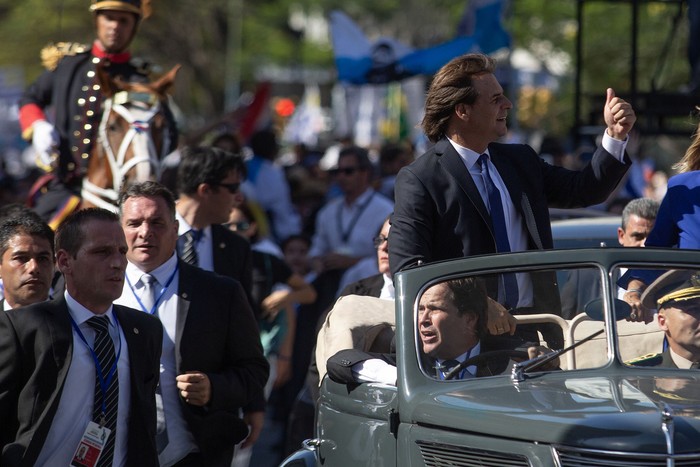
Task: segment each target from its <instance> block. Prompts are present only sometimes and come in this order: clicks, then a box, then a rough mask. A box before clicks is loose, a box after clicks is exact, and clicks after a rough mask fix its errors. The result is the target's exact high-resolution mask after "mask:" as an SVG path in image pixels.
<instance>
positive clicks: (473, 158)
mask: <svg viewBox="0 0 700 467" xmlns="http://www.w3.org/2000/svg"><path fill="white" fill-rule="evenodd" d="M448 141H449V142H450V143H451V144H452V146H453V147H454V148H455V150H456V151H457V154H459V157H460V158H461V159H462V162H464V165H465V167H466V168H467V170H468V171H469V174H470V175H471V176H472V179H473V180H474V184H475V185H476V188H477V189H478V190H479V194H480V195H481V199H482V200H483V201H484V204H485V205H486V208H487V209H489V211H490V209H491V208H490V206H489V201H488V199H489V197H488V193H487V192H486V186H485V184H484V180H483V177H482V172H481V166H480V165H479V162H478V159H479V156H481V154H480V153H477V152H476V151H473V150H472V149H469V148H466V147H464V146H460V145H459V144H457V143H455V142H454V141H452V140H451V139H449V138H448ZM602 146H603V149H605V150H606V151H608V152H609V153H610V154H611V155H612V156H613V157H615V158H616V159H617V160H619V161H620V162H623V161H624V155H625V148H626V146H627V140H625V141H620V140H617V139H615V138H612V137H611V136H609V135H608V132H607V131H605V132H604V135H603V141H602ZM484 154H488V155H489V158H488V165H489V174H490V175H491V179H492V180H493V184H494V185H495V186H496V188H498V191H499V193H500V195H501V203H502V204H503V211H504V213H503V214H504V216H505V221H506V230H507V234H508V242H509V243H510V251H526V250H527V249H528V248H527V230H526V229H525V224H524V223H523V219H522V216H521V215H520V213H519V212H518V210H517V209H515V206H514V205H513V200H512V199H511V197H510V195H509V194H508V188H507V187H506V184H505V182H504V181H503V179H502V178H501V175H500V173H498V169H496V166H495V165H494V164H493V162H492V161H491V154H490V153H489V150H488V149H486V151H484ZM516 279H517V281H518V292H519V294H520V296H519V298H518V307H529V306H532V305H533V304H534V300H533V289H532V281H531V280H530V276H529V274H516Z"/></svg>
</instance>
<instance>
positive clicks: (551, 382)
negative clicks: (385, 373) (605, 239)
mask: <svg viewBox="0 0 700 467" xmlns="http://www.w3.org/2000/svg"><path fill="white" fill-rule="evenodd" d="M672 269H673V270H676V269H677V270H688V271H689V274H694V273H695V272H697V270H700V252H695V251H688V250H685V251H681V250H661V249H651V248H647V249H632V248H598V249H580V250H552V251H537V252H524V253H513V254H502V255H489V256H480V257H473V258H467V259H459V260H453V261H445V262H440V263H433V264H429V265H425V266H422V267H417V268H415V269H411V270H408V271H404V272H402V273H400V274H399V275H397V277H396V297H397V299H396V302H395V316H394V319H395V321H393V322H391V321H392V320H391V317H389V318H388V319H387V315H386V313H377V321H378V322H364V323H362V322H358V320H355V321H354V322H353V321H352V320H349V321H348V320H342V319H335V320H327V323H330V322H331V321H333V322H335V323H346V324H345V325H346V326H348V325H347V323H350V322H352V324H351V325H349V329H347V330H346V332H347V336H349V337H348V338H347V339H343V338H334V339H333V342H342V343H343V344H340V345H342V346H346V347H347V346H359V347H362V348H363V349H371V350H375V351H380V352H388V351H389V350H390V349H389V348H387V345H386V343H377V342H369V341H370V340H371V339H370V338H369V337H368V335H367V331H368V330H370V329H376V327H377V326H378V325H383V326H385V327H386V326H388V327H390V329H393V330H395V347H396V359H397V370H398V376H397V382H396V383H397V384H396V385H391V384H384V383H372V382H367V383H361V384H340V383H336V382H334V381H332V380H330V379H329V378H328V377H325V378H323V380H322V384H321V388H320V398H319V401H318V404H317V410H316V422H315V425H316V427H315V438H314V439H310V440H307V441H305V443H304V446H303V448H302V449H300V451H298V452H296V453H295V454H293V455H292V456H290V457H289V458H287V459H286V460H285V461H284V462H283V464H282V465H283V466H285V467H294V466H299V467H301V466H311V465H315V466H319V465H326V466H332V467H343V466H352V467H359V466H374V467H377V466H401V467H410V466H458V467H467V466H480V467H484V466H486V467H502V466H522V467H526V466H531V467H538V466H558V467H579V466H635V467H639V466H659V467H661V466H700V384H699V383H700V381H699V380H700V372H697V370H680V369H677V368H662V367H660V366H648V365H653V364H655V363H658V362H657V361H656V360H655V359H653V358H650V355H651V354H657V353H660V352H662V350H663V345H664V342H663V341H664V334H663V332H661V331H660V330H659V327H658V324H657V323H656V322H651V323H648V324H645V323H643V322H631V321H630V319H629V316H630V308H629V306H627V305H626V304H624V302H621V301H619V300H617V299H616V298H615V297H616V295H617V292H618V290H617V288H618V287H617V284H616V281H617V279H618V278H619V277H620V276H621V275H622V274H623V273H624V272H625V271H626V270H634V271H642V272H643V273H646V274H647V275H652V274H653V275H655V276H659V275H661V274H662V273H664V272H666V271H668V270H672ZM503 272H509V273H510V272H516V273H518V274H519V276H518V277H519V283H520V284H524V283H528V281H529V283H531V284H535V285H534V290H535V296H537V294H538V293H542V290H549V291H550V295H549V296H547V297H540V299H539V300H538V299H536V303H537V302H538V301H539V303H546V304H547V305H546V307H541V308H539V309H537V308H536V309H533V310H530V311H529V312H528V313H527V314H524V315H520V316H518V319H519V320H520V321H522V322H531V323H550V324H549V326H551V325H552V324H555V325H556V326H558V328H561V330H562V334H563V336H564V340H565V344H564V348H563V349H562V350H560V351H557V352H556V353H557V355H558V358H559V363H558V364H559V368H558V369H550V370H547V371H544V370H542V367H541V366H540V367H537V362H536V361H527V360H525V361H523V360H522V355H520V357H521V358H520V359H519V360H520V361H519V362H518V363H516V362H515V361H513V362H511V365H510V367H509V371H507V372H505V373H504V374H501V375H498V376H490V377H483V378H482V377H478V378H469V379H446V380H440V379H438V378H436V377H435V375H434V368H432V367H431V366H430V364H428V363H426V355H424V353H423V347H422V344H421V340H420V335H419V332H420V330H419V325H418V307H419V303H420V300H421V297H422V295H423V294H424V293H425V291H426V290H427V289H428V288H429V287H431V286H432V285H434V284H436V283H439V282H442V281H446V280H450V279H454V278H458V277H478V278H479V279H478V280H479V281H483V283H484V284H485V285H486V288H487V290H489V295H491V291H492V290H493V284H494V283H497V280H498V278H499V277H500V274H501V273H503ZM693 277H694V275H693ZM520 278H522V279H523V280H524V281H525V282H523V281H522V280H521V279H520ZM542 281H544V282H547V281H548V285H550V286H551V287H549V289H547V288H546V287H544V288H543V287H540V286H538V285H536V284H541V283H542ZM591 283H593V284H594V286H591V285H590V284H591ZM580 284H586V285H585V286H583V287H579V285H580ZM698 286H699V287H700V278H699V280H698ZM377 300H378V299H377ZM340 303H342V301H341V302H339V303H338V304H337V305H336V307H334V309H333V311H332V313H331V316H332V315H334V314H336V312H337V313H338V314H339V315H341V314H342V313H344V312H345V313H352V312H353V309H350V310H345V311H343V310H342V307H340V306H339V305H340ZM351 308H354V311H355V312H356V313H357V310H358V308H357V306H354V307H351ZM562 309H566V310H568V311H567V314H568V316H567V319H564V318H562V316H561V315H562ZM698 319H700V317H698ZM369 321H371V320H369ZM699 322H700V321H699ZM693 331H694V333H695V334H696V337H695V339H697V340H698V341H700V329H694V330H693ZM334 332H335V333H336V334H334V335H335V336H342V334H343V332H344V331H342V330H340V331H339V330H335V331H334ZM375 334H377V333H375ZM320 338H321V337H319V339H320ZM337 350H338V348H332V349H327V350H326V352H327V353H330V352H335V351H337ZM318 357H319V354H318V353H317V358H318ZM640 357H641V358H640ZM643 365H647V366H643Z"/></svg>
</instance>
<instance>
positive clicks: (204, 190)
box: [196, 183, 212, 196]
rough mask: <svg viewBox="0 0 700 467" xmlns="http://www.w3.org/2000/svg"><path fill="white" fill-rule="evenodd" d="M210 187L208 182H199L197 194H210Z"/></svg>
mask: <svg viewBox="0 0 700 467" xmlns="http://www.w3.org/2000/svg"><path fill="white" fill-rule="evenodd" d="M211 191H212V187H211V185H210V184H208V183H200V184H199V185H197V191H196V193H197V196H206V195H208V194H211Z"/></svg>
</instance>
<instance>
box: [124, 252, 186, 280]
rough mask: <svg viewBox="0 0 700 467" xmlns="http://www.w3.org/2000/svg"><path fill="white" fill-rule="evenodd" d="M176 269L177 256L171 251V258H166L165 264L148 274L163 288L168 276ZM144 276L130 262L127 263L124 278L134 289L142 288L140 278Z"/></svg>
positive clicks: (142, 272)
mask: <svg viewBox="0 0 700 467" xmlns="http://www.w3.org/2000/svg"><path fill="white" fill-rule="evenodd" d="M176 267H177V255H176V254H175V252H174V251H173V254H172V256H171V257H170V258H168V260H167V261H166V262H164V263H163V264H161V265H160V266H158V267H157V268H155V269H154V270H153V271H151V272H150V273H149V274H151V275H152V276H154V277H155V278H156V280H158V283H159V284H160V285H161V286H164V285H165V284H166V283H167V282H168V279H169V278H170V276H171V275H172V274H173V271H175V268H176ZM144 274H145V272H144V271H142V270H141V269H139V267H138V266H136V265H135V264H133V263H132V262H129V263H127V265H126V277H128V278H129V282H130V283H131V285H132V286H133V287H136V288H138V289H140V288H141V287H143V284H142V283H141V276H143V275H144Z"/></svg>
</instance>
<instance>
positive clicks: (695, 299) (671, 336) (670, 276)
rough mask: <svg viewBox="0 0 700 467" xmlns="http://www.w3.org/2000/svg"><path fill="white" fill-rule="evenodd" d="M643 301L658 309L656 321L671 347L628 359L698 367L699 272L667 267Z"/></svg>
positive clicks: (633, 362) (664, 365)
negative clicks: (660, 351) (667, 269)
mask: <svg viewBox="0 0 700 467" xmlns="http://www.w3.org/2000/svg"><path fill="white" fill-rule="evenodd" d="M641 301H642V306H644V307H645V308H647V309H650V310H651V309H654V308H656V309H657V315H656V321H657V323H658V324H659V327H660V328H661V329H662V330H663V331H664V334H665V335H666V340H667V341H668V348H666V350H664V351H663V352H662V353H658V354H650V355H644V356H643V357H639V358H636V359H634V360H631V361H629V362H628V363H629V364H631V365H637V366H657V367H662V368H681V369H689V368H693V369H697V368H698V364H699V363H700V273H698V272H697V271H687V270H671V271H668V272H666V273H664V274H663V275H661V276H660V277H659V278H658V279H656V280H655V281H654V282H652V284H651V285H650V286H649V287H647V289H646V290H645V291H644V293H643V294H642V297H641Z"/></svg>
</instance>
